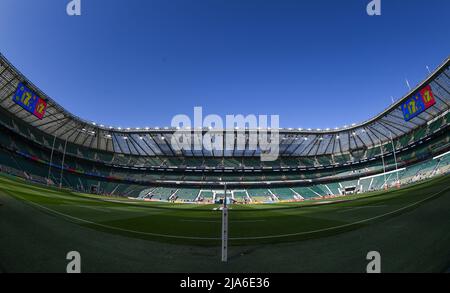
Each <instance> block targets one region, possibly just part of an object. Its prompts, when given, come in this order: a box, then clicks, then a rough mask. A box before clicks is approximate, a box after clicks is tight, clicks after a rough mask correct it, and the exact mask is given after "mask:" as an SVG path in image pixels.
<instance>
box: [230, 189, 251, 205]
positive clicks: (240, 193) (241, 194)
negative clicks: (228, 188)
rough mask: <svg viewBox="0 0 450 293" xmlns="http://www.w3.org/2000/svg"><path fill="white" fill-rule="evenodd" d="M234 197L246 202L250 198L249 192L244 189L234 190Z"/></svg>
mask: <svg viewBox="0 0 450 293" xmlns="http://www.w3.org/2000/svg"><path fill="white" fill-rule="evenodd" d="M233 197H234V199H235V200H237V201H240V202H245V201H246V200H247V199H248V197H247V193H246V192H245V191H243V190H238V191H233Z"/></svg>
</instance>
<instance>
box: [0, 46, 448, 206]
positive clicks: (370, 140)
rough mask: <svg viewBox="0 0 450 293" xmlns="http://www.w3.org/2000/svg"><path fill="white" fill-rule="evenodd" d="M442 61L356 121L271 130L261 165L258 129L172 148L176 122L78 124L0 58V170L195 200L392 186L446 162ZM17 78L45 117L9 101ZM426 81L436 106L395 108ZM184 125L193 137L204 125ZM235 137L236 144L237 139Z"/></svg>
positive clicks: (103, 189)
mask: <svg viewBox="0 0 450 293" xmlns="http://www.w3.org/2000/svg"><path fill="white" fill-rule="evenodd" d="M449 65H450V59H447V60H445V62H443V64H442V65H441V66H439V67H438V68H437V69H436V70H435V71H434V72H432V73H431V74H430V75H429V76H428V77H427V78H426V79H425V80H424V81H423V82H421V83H420V84H419V85H417V87H416V88H414V89H412V90H411V91H410V92H409V93H407V94H406V95H405V96H404V97H403V98H401V99H400V100H398V101H397V102H395V103H393V104H392V105H391V106H389V107H388V108H387V109H385V110H384V111H383V112H381V113H380V114H378V115H376V116H375V117H373V118H371V119H369V120H367V121H365V122H363V123H359V124H354V125H351V126H348V127H343V128H337V129H315V130H313V129H306V130H305V129H279V130H278V131H279V136H280V140H279V158H278V159H277V160H276V161H267V162H264V161H261V160H260V155H261V153H262V151H261V150H260V149H256V150H254V149H250V148H249V147H247V146H248V145H249V143H248V136H249V134H250V133H252V132H258V129H235V130H233V133H234V135H233V137H232V141H227V137H225V138H224V144H227V145H230V144H231V145H235V148H234V149H231V150H229V149H225V148H223V149H217V150H216V149H212V150H207V149H201V150H176V149H175V148H173V147H172V145H171V141H172V137H173V135H174V133H175V132H176V131H177V130H178V129H176V128H169V127H167V128H161V129H159V128H158V129H157V128H144V129H132V128H125V129H121V128H113V127H105V126H103V125H100V124H97V123H93V122H89V121H86V120H84V119H82V118H79V117H77V116H75V115H73V114H71V113H70V112H69V111H67V110H65V109H64V108H63V107H61V106H60V105H58V103H57V102H55V101H54V100H53V99H52V98H50V97H48V96H47V95H46V94H45V93H44V92H42V91H41V90H40V89H39V88H38V87H37V86H35V85H33V83H32V82H30V81H29V80H28V79H27V78H26V77H25V76H24V75H23V74H21V73H20V71H19V70H17V69H16V68H15V67H14V66H13V65H12V64H11V63H10V62H9V61H8V60H7V59H6V58H5V57H3V56H1V55H0V168H1V171H2V172H3V173H9V174H12V175H15V176H19V177H22V178H25V179H27V180H32V181H36V182H38V183H42V184H50V185H57V186H60V187H63V188H69V189H73V190H77V191H82V192H90V193H99V194H105V195H117V196H128V197H137V198H140V199H143V200H164V201H182V202H197V203H200V202H213V201H215V200H217V199H218V198H220V197H221V196H223V194H224V193H223V187H224V186H225V185H226V186H227V188H228V189H229V190H230V191H231V193H230V194H231V197H232V198H233V199H234V200H235V201H236V202H267V203H269V202H278V201H295V200H306V199H314V198H324V197H328V196H340V195H343V194H346V193H360V192H367V191H371V190H377V189H383V188H389V187H395V186H398V185H402V184H408V183H411V182H413V181H418V180H422V179H424V178H428V177H430V176H435V175H438V174H443V173H446V172H448V170H449V169H450V164H449V163H450V155H449V154H448V153H449V150H450V135H449V123H450V112H449V107H450V68H449ZM21 85H24V87H26V88H29V89H30V90H31V91H32V92H33V93H35V94H36V95H37V96H39V97H40V98H41V99H42V100H43V101H45V105H46V109H45V114H44V115H42V116H40V115H32V114H31V113H30V111H27V109H25V108H24V107H23V106H21V105H19V104H18V103H17V102H16V101H15V100H14V96H15V95H16V93H17V91H18V88H19V87H20V86H21ZM424 88H428V89H430V91H432V93H433V97H434V102H435V103H434V104H433V105H430V107H428V108H427V109H423V112H421V113H420V114H419V115H416V116H411V117H406V116H405V114H404V111H403V109H402V106H404V105H405V102H407V101H409V100H411V99H414V97H415V96H416V95H417V93H419V92H421V91H422V90H423V89H424ZM186 131H189V135H191V136H192V141H196V140H198V139H201V137H202V135H204V134H205V133H206V132H208V131H210V130H209V129H201V130H198V129H197V130H196V131H193V130H186ZM217 131H222V130H217ZM270 131H271V130H269V132H270ZM242 134H243V135H244V136H245V137H247V140H246V141H245V145H244V148H243V149H241V148H238V146H237V141H238V139H237V136H238V135H242ZM228 139H229V138H228ZM192 149H194V148H192ZM224 149H225V150H224Z"/></svg>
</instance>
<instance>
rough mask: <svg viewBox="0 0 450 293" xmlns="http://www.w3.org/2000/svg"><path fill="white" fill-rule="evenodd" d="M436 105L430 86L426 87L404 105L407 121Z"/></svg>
mask: <svg viewBox="0 0 450 293" xmlns="http://www.w3.org/2000/svg"><path fill="white" fill-rule="evenodd" d="M434 104H436V100H435V98H434V94H433V91H432V89H431V87H430V85H427V86H425V87H424V88H422V89H421V90H420V91H418V92H417V93H416V94H415V95H413V96H412V97H411V98H409V99H408V100H407V101H406V102H404V103H403V104H402V106H401V107H402V111H403V116H404V118H405V121H409V120H411V119H413V118H414V117H416V116H417V115H419V114H420V113H422V112H424V111H425V110H427V109H428V108H430V107H431V106H433V105H434Z"/></svg>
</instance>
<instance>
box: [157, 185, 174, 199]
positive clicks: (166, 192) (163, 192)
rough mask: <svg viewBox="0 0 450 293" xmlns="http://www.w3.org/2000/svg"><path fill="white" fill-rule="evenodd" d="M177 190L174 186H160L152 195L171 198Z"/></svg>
mask: <svg viewBox="0 0 450 293" xmlns="http://www.w3.org/2000/svg"><path fill="white" fill-rule="evenodd" d="M175 191H177V190H176V189H174V188H165V187H158V188H156V189H154V190H153V191H152V193H151V195H152V196H151V197H152V198H153V199H160V200H169V197H171V196H172V195H173V194H174V193H175Z"/></svg>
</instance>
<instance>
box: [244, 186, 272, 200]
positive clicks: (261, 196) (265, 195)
mask: <svg viewBox="0 0 450 293" xmlns="http://www.w3.org/2000/svg"><path fill="white" fill-rule="evenodd" d="M247 192H248V195H249V196H250V197H251V199H252V201H259V202H265V201H270V200H271V198H272V194H271V193H270V191H269V190H268V189H248V190H247Z"/></svg>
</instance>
